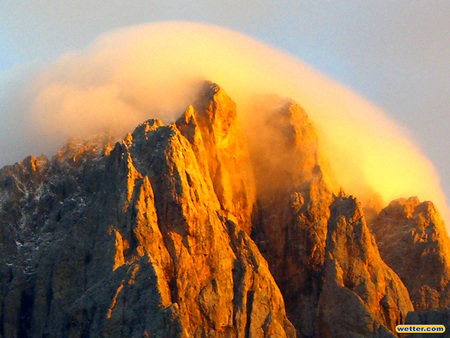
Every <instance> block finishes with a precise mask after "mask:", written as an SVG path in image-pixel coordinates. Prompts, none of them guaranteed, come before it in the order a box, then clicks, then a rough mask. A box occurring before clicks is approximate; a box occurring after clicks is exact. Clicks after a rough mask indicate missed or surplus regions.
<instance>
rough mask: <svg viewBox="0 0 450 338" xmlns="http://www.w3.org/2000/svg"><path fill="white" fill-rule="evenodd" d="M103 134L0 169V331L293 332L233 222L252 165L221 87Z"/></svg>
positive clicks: (241, 222)
mask: <svg viewBox="0 0 450 338" xmlns="http://www.w3.org/2000/svg"><path fill="white" fill-rule="evenodd" d="M109 141H110V140H105V139H97V140H94V141H90V142H87V143H85V144H68V145H67V146H66V147H65V148H64V149H63V150H62V151H61V152H60V153H59V154H58V155H57V156H56V157H55V158H54V159H53V160H52V161H51V162H50V163H46V162H45V161H42V162H43V163H42V164H41V165H42V172H39V175H36V176H38V177H37V179H36V182H35V183H33V182H34V181H33V182H32V183H30V184H28V183H27V182H28V181H29V180H28V178H27V177H28V176H32V175H35V171H37V169H36V170H34V169H33V168H32V167H30V165H29V164H28V162H29V161H28V160H26V161H24V162H23V163H21V164H18V165H16V167H10V168H6V169H4V170H3V172H2V177H4V180H5V181H6V182H12V183H8V184H5V185H4V187H5V188H3V189H2V193H3V196H4V200H5V201H6V202H3V203H2V207H3V212H2V240H3V242H2V246H1V247H2V250H3V252H2V256H1V259H2V263H4V264H2V269H3V271H2V272H4V273H2V276H3V278H2V297H1V309H2V310H1V311H2V312H1V317H0V318H1V327H0V334H1V335H2V336H5V337H12V336H26V335H32V336H41V335H51V336H55V335H56V336H65V335H67V336H83V335H92V336H126V337H129V336H145V335H149V336H204V335H206V336H211V335H213V336H244V335H248V334H251V335H256V336H269V335H272V336H280V337H282V336H295V330H294V328H293V327H292V325H291V324H290V322H289V320H288V319H287V317H286V314H285V306H284V301H283V297H282V295H281V293H280V291H279V289H278V287H277V285H276V283H275V281H274V279H273V277H272V275H271V274H270V271H269V269H268V266H267V262H266V261H265V260H264V258H263V257H262V256H261V254H260V253H259V250H258V248H257V247H256V245H255V244H254V242H253V241H252V240H251V239H250V237H249V236H248V234H247V232H248V231H249V229H250V215H251V208H252V206H253V199H254V192H253V191H254V186H253V183H252V177H253V176H252V175H251V174H250V173H251V168H250V167H249V162H248V159H247V157H248V153H247V152H246V150H245V144H244V141H243V139H242V136H241V133H240V130H239V125H238V124H237V122H236V111H235V107H234V104H232V103H231V101H230V99H229V98H228V97H227V96H226V95H225V94H224V92H223V91H222V90H220V89H219V88H218V87H217V86H215V85H210V86H208V87H207V88H206V89H205V92H204V95H203V96H202V97H201V98H200V99H199V102H198V103H196V104H195V105H194V106H193V107H189V108H188V110H187V111H186V113H185V114H184V115H183V116H182V117H181V118H180V120H178V121H177V122H176V123H174V124H171V125H168V126H163V125H162V123H161V122H160V121H156V120H150V121H147V122H145V123H144V124H142V125H140V126H138V127H137V128H136V130H135V131H134V132H133V133H132V134H129V135H127V137H126V138H125V139H124V140H123V142H121V143H116V145H115V146H114V148H112V146H111V144H110V143H109ZM233 160H234V162H233ZM225 163H235V164H232V165H229V166H228V165H227V166H225V165H224V164H225ZM39 168H41V167H39ZM39 168H38V169H39ZM39 170H40V169H39ZM26 184H28V186H27V187H23V189H22V185H26ZM21 189H22V190H21ZM8 203H11V204H12V205H13V206H12V207H8ZM5 225H6V226H5ZM30 227H32V229H31V228H30ZM23 229H26V230H23ZM246 231H247V232H246ZM25 232H27V233H25ZM16 243H17V244H16Z"/></svg>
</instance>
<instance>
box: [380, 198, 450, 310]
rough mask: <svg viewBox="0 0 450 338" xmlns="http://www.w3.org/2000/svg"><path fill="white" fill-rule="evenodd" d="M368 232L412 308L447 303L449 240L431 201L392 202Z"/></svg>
mask: <svg viewBox="0 0 450 338" xmlns="http://www.w3.org/2000/svg"><path fill="white" fill-rule="evenodd" d="M372 232H373V234H374V236H375V238H376V240H377V243H378V247H379V248H380V253H381V256H382V257H383V259H384V261H385V262H386V263H387V264H388V265H389V266H390V267H392V268H393V269H394V270H395V272H396V273H397V274H398V275H399V277H400V278H401V279H402V281H403V283H405V285H406V287H407V288H408V290H409V293H410V296H411V300H412V302H413V304H414V307H415V309H416V310H426V309H432V308H437V307H449V306H450V283H449V281H450V240H449V238H448V235H447V231H446V230H445V226H444V222H443V221H442V219H441V217H440V215H439V212H438V211H437V210H436V208H435V207H434V205H433V203H431V202H422V203H420V202H419V200H418V199H417V197H412V198H409V199H398V200H395V201H392V202H391V203H390V204H389V206H387V207H386V208H385V209H383V210H382V211H381V213H380V214H379V216H378V218H377V219H376V221H375V223H374V224H373V225H372Z"/></svg>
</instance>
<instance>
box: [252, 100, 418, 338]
mask: <svg viewBox="0 0 450 338" xmlns="http://www.w3.org/2000/svg"><path fill="white" fill-rule="evenodd" d="M265 128H266V129H268V133H269V135H271V138H270V139H269V140H268V141H267V142H269V143H270V147H271V148H272V153H271V154H282V155H281V157H282V160H280V162H278V161H279V159H277V158H275V159H270V158H265V157H261V156H258V154H259V153H260V151H258V150H259V149H260V148H264V147H268V146H267V145H264V144H261V142H262V141H261V140H258V143H256V144H252V143H250V144H251V149H252V150H253V152H254V154H256V155H255V156H254V162H255V168H258V170H259V171H260V172H261V174H258V172H257V173H256V175H255V177H256V182H257V188H258V194H257V196H258V206H259V210H258V215H257V217H256V218H255V222H254V227H253V233H252V236H253V238H254V239H255V241H256V243H257V244H258V246H259V248H260V250H261V252H262V253H263V255H264V256H265V257H266V259H267V260H268V262H269V266H270V269H271V271H272V274H273V275H274V277H275V280H276V281H277V283H278V285H279V286H280V289H281V291H282V293H283V296H284V297H285V301H286V309H287V312H288V315H289V318H290V319H291V320H292V322H293V323H294V325H295V326H296V328H297V331H298V333H299V334H300V335H302V336H307V337H308V336H317V335H319V336H340V335H341V336H348V335H349V334H360V335H371V334H379V333H382V332H384V333H386V334H387V333H388V332H389V331H388V330H394V329H395V325H396V324H398V323H401V322H403V321H404V318H405V317H406V314H407V312H408V311H411V310H412V309H413V308H412V305H411V302H410V300H409V297H408V292H407V290H406V288H405V287H404V286H403V283H402V282H401V281H400V279H399V278H398V277H397V275H396V274H395V273H394V272H393V271H392V270H391V269H390V268H389V267H388V266H387V265H386V264H385V263H384V262H383V261H382V259H381V258H380V255H379V253H378V249H377V245H376V244H375V242H374V240H373V238H372V235H371V234H370V232H369V229H368V228H367V226H366V223H365V219H364V216H363V212H362V208H361V206H360V204H359V203H358V202H357V201H356V200H355V199H354V198H347V197H337V196H336V194H338V195H342V194H343V193H341V192H339V187H338V186H337V184H336V183H335V182H334V178H333V175H332V173H331V171H330V169H329V166H328V164H327V161H326V159H325V158H324V157H323V155H322V154H321V150H320V145H319V140H318V138H317V133H316V131H315V129H314V127H313V125H312V123H311V121H310V120H309V118H308V116H307V115H306V113H305V112H304V111H303V109H301V107H299V106H298V105H297V104H295V103H293V102H287V103H285V104H284V105H281V106H280V108H278V109H276V110H274V112H273V114H272V115H270V116H269V118H268V119H267V123H266V126H265ZM272 140H274V141H273V142H272ZM255 149H256V151H255ZM266 154H267V153H266ZM266 177H277V179H278V180H277V181H275V182H270V183H271V184H268V183H267V178H266ZM348 309H352V310H351V313H349V310H348Z"/></svg>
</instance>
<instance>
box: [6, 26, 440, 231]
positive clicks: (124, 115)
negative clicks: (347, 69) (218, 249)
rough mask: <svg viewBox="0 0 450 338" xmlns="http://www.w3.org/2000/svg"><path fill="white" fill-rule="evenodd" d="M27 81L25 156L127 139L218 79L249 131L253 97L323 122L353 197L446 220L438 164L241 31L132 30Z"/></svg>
mask: <svg viewBox="0 0 450 338" xmlns="http://www.w3.org/2000/svg"><path fill="white" fill-rule="evenodd" d="M28 76H29V78H28V79H27V81H26V82H24V81H19V82H18V87H17V88H18V89H17V90H16V91H15V93H14V95H12V94H11V95H10V97H9V100H8V102H7V109H6V111H8V112H10V114H12V115H13V116H15V117H16V119H15V121H16V122H15V126H14V127H15V128H17V129H16V130H15V134H12V133H9V134H8V133H4V134H2V136H1V138H2V143H10V144H16V145H17V144H20V147H21V148H22V150H24V149H25V150H29V152H32V153H35V154H39V153H40V152H46V153H50V154H51V153H52V152H54V151H55V150H56V149H57V148H58V147H60V146H61V145H62V143H63V142H64V141H65V140H66V139H67V138H68V137H70V136H73V135H79V134H81V135H90V134H93V133H96V132H99V131H101V130H105V129H106V130H112V131H114V132H116V133H124V132H126V131H130V130H131V129H132V128H133V127H134V126H136V125H137V124H138V123H140V122H142V121H143V120H146V119H148V118H153V117H159V118H161V119H163V120H164V121H166V122H170V121H173V120H174V119H175V118H177V117H178V116H179V115H180V114H181V112H182V111H183V110H184V109H185V108H186V106H187V105H188V104H189V103H191V101H192V99H193V97H194V95H195V93H196V90H197V86H198V84H199V83H201V81H203V80H211V81H214V82H217V83H218V84H220V85H221V86H222V87H223V88H224V89H225V90H226V91H227V92H228V94H229V95H230V96H231V97H232V98H233V99H234V100H235V101H236V102H237V105H238V111H239V113H240V119H241V120H242V121H243V123H244V126H246V128H251V125H252V120H254V119H260V118H263V117H262V116H261V114H260V113H259V112H258V111H254V110H252V109H251V107H252V106H253V100H255V98H260V97H261V96H264V95H267V94H269V95H270V94H277V95H280V96H282V97H290V98H292V99H294V100H296V101H297V102H298V103H299V104H300V105H301V106H303V108H304V109H305V110H306V111H307V113H308V114H309V115H310V117H311V119H312V120H313V122H314V123H315V124H316V126H317V128H318V130H319V134H320V137H321V141H322V142H323V148H324V149H325V150H326V152H327V155H328V158H329V160H330V162H331V166H332V169H333V171H334V172H335V174H336V176H337V179H338V182H339V183H340V184H342V185H343V186H344V188H345V189H346V190H347V191H348V192H350V193H353V194H356V195H357V196H358V195H362V194H364V193H366V192H367V191H370V190H371V189H375V190H376V191H377V192H378V193H379V194H380V195H381V196H382V198H383V199H384V201H385V202H389V201H390V200H392V199H394V198H398V197H409V196H414V195H417V196H419V198H420V199H422V200H432V201H434V202H435V203H436V205H437V206H438V208H439V209H440V210H441V211H442V212H443V213H444V214H445V216H447V215H446V212H447V210H448V209H447V206H446V203H445V198H444V194H443V192H442V190H441V188H440V185H439V177H438V175H437V173H436V170H435V168H434V166H433V165H432V164H431V162H430V161H429V160H428V159H426V158H425V157H424V156H423V155H422V154H421V153H420V151H419V150H418V149H417V148H416V147H415V146H414V145H413V144H412V143H411V142H410V141H409V140H408V135H407V133H406V132H405V131H404V130H402V128H400V127H399V126H398V125H397V124H396V123H395V122H394V121H393V120H391V119H390V118H388V117H387V116H386V115H385V114H384V113H383V112H382V111H381V110H379V109H378V108H376V107H374V106H373V105H371V104H370V103H368V102H367V101H365V100H364V99H362V98H361V97H359V96H357V95H356V94H354V93H352V92H351V91H349V90H348V89H346V88H344V87H343V86H340V85H338V84H337V83H335V82H333V81H331V80H328V79H326V78H325V77H324V76H322V75H319V74H318V73H317V72H316V71H314V70H312V69H311V68H310V67H308V66H307V65H306V64H304V63H302V62H300V61H298V60H295V59H294V58H292V57H291V56H289V55H287V54H285V53H283V52H281V51H279V50H276V49H274V48H270V47H268V46H265V45H263V44H261V43H259V42H257V41H255V40H253V39H251V38H249V37H246V36H244V35H241V34H239V33H236V32H232V31H230V30H226V29H223V28H219V27H216V26H211V25H203V24H194V23H183V22H169V23H153V24H146V25H140V26H134V27H130V28H125V29H121V30H117V31H113V32H111V33H108V34H106V35H103V36H101V37H100V38H99V39H97V40H96V41H95V42H94V43H92V44H91V45H90V46H89V47H88V48H87V49H84V50H81V51H71V52H69V53H66V54H65V55H63V56H61V57H60V58H59V59H58V60H57V61H56V62H54V63H52V64H50V65H49V66H47V67H45V68H44V69H42V70H40V71H39V72H37V74H28ZM17 121H19V122H17ZM446 218H447V217H446ZM447 223H448V222H447Z"/></svg>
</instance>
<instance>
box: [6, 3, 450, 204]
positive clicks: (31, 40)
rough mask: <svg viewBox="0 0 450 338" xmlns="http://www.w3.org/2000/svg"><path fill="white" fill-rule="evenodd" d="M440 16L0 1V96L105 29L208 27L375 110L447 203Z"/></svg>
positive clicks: (438, 10) (448, 74) (380, 10)
mask: <svg viewBox="0 0 450 338" xmlns="http://www.w3.org/2000/svg"><path fill="white" fill-rule="evenodd" d="M449 13H450V2H449V1H440V0H434V1H423V0H400V1H396V0H380V1H362V0H361V1H353V0H345V1H337V0H334V1H301V0H300V1H298V0H297V1H283V2H275V1H265V0H262V1H246V2H242V3H238V2H236V1H227V0H224V1H176V2H175V1H164V2H163V1H158V2H156V1H138V0H131V1H117V0H109V1H103V0H97V1H87V0H86V1H85V0H83V1H58V2H55V1H41V0H35V1H20V0H16V1H6V0H1V1H0V22H1V24H0V89H1V91H2V92H0V97H2V96H3V97H5V96H7V95H8V91H11V90H13V89H12V88H14V81H13V80H14V77H15V76H16V75H17V74H20V73H23V72H24V69H29V68H32V67H33V66H34V65H36V64H41V63H48V62H50V61H51V60H54V59H56V58H58V57H59V56H60V55H61V54H63V53H66V52H67V51H69V50H78V49H82V48H84V47H85V46H87V45H88V44H89V43H90V42H91V41H93V40H94V39H95V38H96V37H98V36H99V35H100V34H102V33H105V32H108V31H111V30H113V29H117V28H121V27H125V26H130V25H136V24H141V23H147V22H155V21H166V20H183V21H194V22H203V23H209V24H214V25H218V26H222V27H225V28H229V29H232V30H235V31H238V32H241V33H244V34H247V35H249V36H251V37H253V38H256V39H257V40H259V41H261V42H263V43H266V44H269V45H271V46H274V47H276V48H279V49H281V50H284V51H286V52H288V53H290V54H292V55H293V56H295V57H296V58H298V59H300V60H303V61H305V62H306V63H308V64H310V65H312V66H313V67H315V68H316V69H318V70H319V71H320V72H322V73H324V74H326V75H327V76H328V77H330V78H332V79H334V80H336V81H338V82H340V83H342V84H344V85H345V86H347V87H348V88H350V89H352V90H353V91H355V92H357V93H359V94H360V95H362V96H363V97H365V98H367V99H368V100H370V101H371V102H373V103H374V104H375V105H377V106H378V107H380V108H381V109H383V110H384V111H385V112H386V114H387V115H388V116H390V117H391V118H393V119H395V120H396V121H398V122H399V123H400V124H401V125H402V126H404V127H405V128H407V129H408V130H409V135H410V138H411V139H412V140H413V142H414V143H415V144H416V145H417V146H418V147H419V148H420V149H421V150H422V151H423V153H424V154H425V155H426V156H427V157H428V158H429V159H430V160H431V161H432V162H433V163H434V164H435V166H436V168H437V170H438V172H439V174H440V177H441V180H442V187H443V190H444V193H445V194H446V196H447V201H448V199H449V197H450V160H449V156H448V154H450V135H449V133H448V131H449V130H450V113H449V110H448V107H449V104H450V99H449V97H450V95H449V94H450V92H449V91H450V83H449V81H450V80H449V79H450V63H449V62H448V60H450V46H449V41H450V36H449V35H450V21H449V20H448V14H449ZM4 107H5V106H4V105H3V102H2V101H1V100H0V113H1V114H2V119H8V118H13V117H11V116H9V115H8V112H2V110H3V109H4ZM17 123H20V121H19V122H17ZM0 124H4V125H6V124H5V121H3V122H1V121H0ZM1 127H2V126H1V125H0V130H2V128H1ZM2 132H8V133H14V130H13V129H12V130H7V131H4V130H3V131H2ZM18 146H20V145H18ZM0 148H1V149H5V148H4V147H3V146H2V147H0ZM1 157H3V156H2V154H1V153H0V158H1ZM17 160H20V158H18V159H17ZM2 164H4V163H2ZM404 170H405V171H408V168H407V167H405V168H404Z"/></svg>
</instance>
